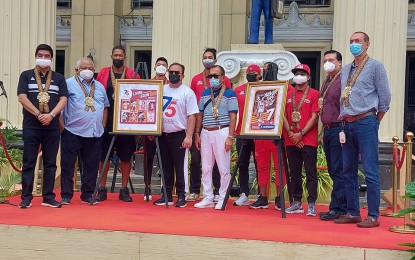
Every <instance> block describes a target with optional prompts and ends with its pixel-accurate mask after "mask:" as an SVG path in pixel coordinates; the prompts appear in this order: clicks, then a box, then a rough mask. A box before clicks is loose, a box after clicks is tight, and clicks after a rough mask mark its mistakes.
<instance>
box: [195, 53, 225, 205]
mask: <svg viewBox="0 0 415 260" xmlns="http://www.w3.org/2000/svg"><path fill="white" fill-rule="evenodd" d="M202 63H203V67H205V69H204V70H203V72H201V73H199V74H197V75H195V76H194V77H193V78H192V82H191V84H190V88H191V89H192V90H193V92H195V94H196V99H197V102H198V103H199V101H200V97H201V96H202V92H203V91H205V89H209V88H210V82H209V78H208V76H209V71H210V69H211V68H212V67H213V66H214V65H215V64H216V49H214V48H206V49H205V51H204V52H203V55H202ZM223 82H224V84H225V86H226V88H231V82H230V80H229V78H228V77H226V76H224V80H223ZM195 140H196V138H195ZM190 153H191V162H190V188H189V192H190V194H189V195H188V196H187V201H195V200H198V199H199V193H200V186H201V179H200V178H201V174H202V172H201V164H200V162H201V159H200V151H199V150H198V149H196V147H195V145H194V144H193V145H192V148H191V149H190ZM213 186H214V190H213V193H214V194H215V198H214V200H215V202H217V201H218V199H219V186H220V175H219V170H218V166H217V164H216V163H215V166H214V168H213Z"/></svg>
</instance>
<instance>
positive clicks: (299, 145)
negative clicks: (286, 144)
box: [295, 141, 304, 148]
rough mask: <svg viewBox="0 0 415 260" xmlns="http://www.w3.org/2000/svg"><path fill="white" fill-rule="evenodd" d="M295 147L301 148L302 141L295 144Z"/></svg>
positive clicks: (302, 145)
mask: <svg viewBox="0 0 415 260" xmlns="http://www.w3.org/2000/svg"><path fill="white" fill-rule="evenodd" d="M295 146H297V147H298V148H303V147H304V143H303V141H299V142H298V143H296V144H295Z"/></svg>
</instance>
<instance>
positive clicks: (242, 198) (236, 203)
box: [233, 193, 249, 206]
mask: <svg viewBox="0 0 415 260" xmlns="http://www.w3.org/2000/svg"><path fill="white" fill-rule="evenodd" d="M233 205H234V206H248V205H249V199H248V197H247V196H246V195H245V193H242V194H241V195H240V196H239V198H238V199H237V200H235V201H234V202H233Z"/></svg>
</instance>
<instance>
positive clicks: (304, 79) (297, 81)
mask: <svg viewBox="0 0 415 260" xmlns="http://www.w3.org/2000/svg"><path fill="white" fill-rule="evenodd" d="M293 82H294V83H295V84H304V83H306V82H307V76H302V75H295V76H294V78H293Z"/></svg>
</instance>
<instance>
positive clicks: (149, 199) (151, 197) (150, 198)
mask: <svg viewBox="0 0 415 260" xmlns="http://www.w3.org/2000/svg"><path fill="white" fill-rule="evenodd" d="M152 200H153V196H151V194H150V195H149V196H148V201H152ZM144 201H147V196H146V195H144Z"/></svg>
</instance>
